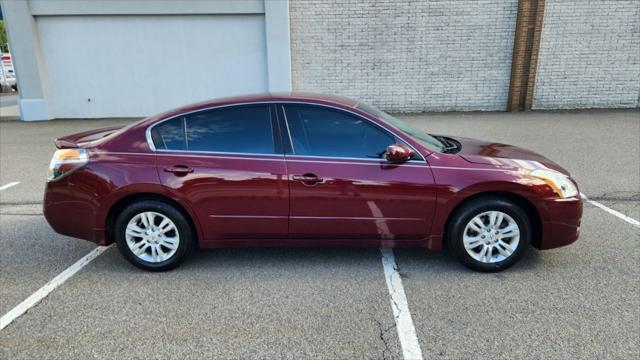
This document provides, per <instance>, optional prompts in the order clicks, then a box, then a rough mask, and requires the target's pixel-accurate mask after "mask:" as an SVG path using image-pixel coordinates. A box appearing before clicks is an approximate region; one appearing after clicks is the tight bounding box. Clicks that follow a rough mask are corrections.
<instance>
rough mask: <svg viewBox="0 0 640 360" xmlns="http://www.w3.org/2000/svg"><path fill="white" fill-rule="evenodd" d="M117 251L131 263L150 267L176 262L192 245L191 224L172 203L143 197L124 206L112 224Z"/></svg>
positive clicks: (162, 267)
mask: <svg viewBox="0 0 640 360" xmlns="http://www.w3.org/2000/svg"><path fill="white" fill-rule="evenodd" d="M115 227H116V229H115V231H116V234H115V240H116V243H117V245H118V250H120V253H121V254H122V255H123V256H124V257H125V258H126V259H127V260H128V261H129V262H130V263H132V264H133V265H135V266H137V267H139V268H142V269H145V270H150V271H165V270H169V269H172V268H174V267H176V266H178V265H179V264H180V263H181V262H182V260H183V259H184V257H185V256H186V255H187V254H188V252H189V251H190V249H191V246H192V243H193V238H192V232H191V227H190V226H189V222H188V221H187V219H186V218H185V216H184V215H183V214H182V213H181V212H180V211H179V210H177V209H176V208H174V207H173V206H171V205H169V204H166V203H164V202H161V201H157V200H143V201H140V202H136V203H133V204H131V205H129V206H128V207H126V208H125V209H124V210H123V211H122V212H121V213H120V215H119V216H118V218H117V220H116V224H115Z"/></svg>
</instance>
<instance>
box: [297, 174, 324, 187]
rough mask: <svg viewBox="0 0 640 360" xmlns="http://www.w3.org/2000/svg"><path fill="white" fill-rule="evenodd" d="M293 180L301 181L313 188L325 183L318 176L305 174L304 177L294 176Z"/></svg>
mask: <svg viewBox="0 0 640 360" xmlns="http://www.w3.org/2000/svg"><path fill="white" fill-rule="evenodd" d="M292 178H293V180H295V181H300V182H301V183H303V184H305V185H309V186H313V185H316V184H319V183H321V182H322V181H323V179H322V178H320V177H318V176H317V175H316V174H310V173H307V174H304V175H293V176H292Z"/></svg>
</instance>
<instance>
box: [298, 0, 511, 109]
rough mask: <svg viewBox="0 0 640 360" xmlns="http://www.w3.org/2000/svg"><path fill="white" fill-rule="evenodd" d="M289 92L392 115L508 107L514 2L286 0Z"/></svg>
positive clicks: (461, 0) (473, 0) (463, 0)
mask: <svg viewBox="0 0 640 360" xmlns="http://www.w3.org/2000/svg"><path fill="white" fill-rule="evenodd" d="M289 6H290V26H291V68H292V86H293V89H294V90H304V91H314V92H323V93H330V94H339V95H346V96H351V97H355V98H359V99H361V100H363V101H366V102H369V103H371V104H373V105H376V106H379V107H381V108H383V109H385V110H390V111H398V112H419V111H449V110H462V111H469V110H498V111H502V110H505V109H506V105H507V98H508V92H509V79H510V72H511V56H512V52H513V41H514V32H515V22H516V13H517V6H518V2H517V0H512V1H484V0H481V1H476V0H458V1H451V0H444V1H438V0H430V1H395V0H290V3H289Z"/></svg>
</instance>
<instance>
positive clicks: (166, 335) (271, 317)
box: [0, 109, 640, 359]
mask: <svg viewBox="0 0 640 360" xmlns="http://www.w3.org/2000/svg"><path fill="white" fill-rule="evenodd" d="M403 117H404V118H405V119H407V120H409V121H411V122H413V123H415V124H416V125H418V126H419V127H421V128H424V129H427V130H429V131H430V132H433V133H439V134H452V135H460V136H467V137H475V138H480V139H486V140H494V141H497V142H505V143H511V144H516V145H520V146H523V147H526V148H530V149H532V150H535V151H537V152H540V153H542V154H544V155H546V156H548V157H550V158H551V159H554V160H556V161H557V162H558V163H560V164H562V165H563V166H565V167H566V168H567V169H568V170H569V171H571V172H572V174H573V175H574V177H575V178H576V179H577V181H578V183H579V184H580V186H581V191H582V192H583V193H585V194H586V195H587V196H588V197H589V198H590V199H592V200H595V201H597V202H598V203H599V204H602V205H603V206H605V207H607V208H610V209H613V210H616V211H618V212H620V213H622V214H624V215H626V216H628V217H630V218H632V219H635V220H636V221H637V220H639V219H640V160H639V158H640V111H638V110H637V109H636V110H624V111H623V110H618V111H578V112H531V113H518V114H510V113H463V114H460V113H456V114H422V115H407V116H403ZM131 121H132V120H130V119H120V120H56V121H52V122H47V123H24V122H18V121H0V186H5V185H7V184H10V183H14V182H19V183H18V184H16V185H13V186H11V187H7V188H5V189H3V190H0V238H1V240H0V267H1V272H0V273H1V278H0V316H2V315H4V314H6V313H7V312H9V311H10V310H11V309H13V308H14V307H15V306H16V305H18V304H19V303H20V302H22V301H23V300H24V299H25V298H27V297H29V296H30V295H31V294H33V293H34V292H36V291H37V290H38V289H40V288H41V287H42V286H43V285H45V284H46V283H47V282H48V281H50V280H51V279H52V278H54V277H55V276H56V275H57V274H59V273H60V272H62V271H64V270H65V269H66V268H68V267H69V266H70V265H71V264H73V263H74V262H75V261H77V260H78V259H80V258H82V257H83V256H84V255H86V254H87V253H89V252H90V251H92V249H94V248H95V246H94V245H93V244H91V243H88V242H85V241H81V240H75V239H72V238H68V237H65V236H62V235H58V234H56V233H55V232H53V230H51V229H50V228H49V227H48V225H47V223H46V221H45V219H44V218H43V216H42V211H41V202H42V195H43V188H44V181H45V176H46V168H47V164H48V162H49V160H50V157H51V154H52V152H53V151H54V147H53V142H52V140H53V139H54V138H55V137H58V136H61V135H65V134H68V133H72V132H78V131H82V130H85V129H91V128H96V127H102V126H109V125H114V124H126V123H129V122H131ZM581 231H582V233H581V237H580V240H579V241H578V242H576V243H574V244H573V245H571V246H569V247H565V248H560V249H555V250H549V251H544V252H536V251H533V250H532V251H529V252H528V254H527V255H526V257H525V258H524V259H523V261H521V262H520V263H519V264H517V265H516V266H514V267H513V268H511V269H509V270H507V271H505V272H502V273H498V274H479V273H474V272H472V271H469V270H467V269H466V268H464V267H462V266H461V265H459V264H458V263H457V262H456V261H454V260H453V259H451V258H449V257H448V256H447V255H446V254H445V253H424V252H422V251H420V250H416V249H402V250H396V251H395V258H396V261H397V265H398V272H399V273H400V275H401V278H402V283H403V285H404V291H405V293H406V298H407V304H408V308H409V310H410V313H411V317H412V320H413V325H414V327H415V333H416V335H417V340H418V343H419V346H420V349H421V351H422V354H423V356H424V358H425V359H429V358H443V359H461V358H553V359H556V358H571V359H573V358H595V359H637V358H638V357H640V343H639V341H638V338H640V281H639V279H640V276H639V275H640V228H639V227H638V226H637V225H633V224H632V223H629V222H627V221H624V220H623V219H621V218H620V217H616V216H614V215H613V214H611V213H609V212H606V211H604V210H603V209H601V208H599V207H596V206H594V205H593V204H591V203H587V204H585V212H584V219H583V226H582V230H581ZM389 296H390V294H389V290H388V288H387V285H386V283H385V274H384V271H383V266H382V262H381V255H380V251H379V250H378V249H224V250H211V251H201V252H199V253H197V254H195V255H193V256H192V257H191V258H190V259H188V260H187V261H186V262H185V264H184V265H183V266H182V267H180V268H178V269H176V270H174V271H171V272H167V273H148V272H143V271H141V270H138V269H137V268H134V267H133V266H131V265H129V263H127V262H126V261H125V260H123V259H122V258H121V257H120V255H119V254H118V252H117V250H116V249H115V248H114V247H111V248H109V249H107V250H106V251H105V252H104V253H102V254H101V255H99V256H98V257H97V258H96V259H95V260H93V261H92V262H91V263H89V264H88V265H87V266H86V267H84V268H82V269H81V270H80V271H79V272H78V273H77V274H75V275H74V276H73V277H71V278H70V279H69V280H67V281H66V282H65V283H64V284H62V285H61V286H60V287H58V288H57V289H55V290H54V291H53V292H51V294H49V295H48V296H47V297H46V298H45V299H44V300H43V301H41V302H40V303H39V304H37V305H36V306H34V307H31V308H30V309H29V310H28V311H27V312H26V313H25V314H24V315H22V316H20V317H18V318H17V319H15V320H14V321H13V322H12V323H11V324H9V325H8V326H7V327H6V328H4V329H2V330H0V348H1V350H0V357H1V358H3V359H9V358H11V359H13V358H28V359H32V358H43V359H44V358H82V359H85V358H214V357H216V358H229V359H231V358H242V359H245V358H292V359H293V358H295V359H303V358H304V359H306V358H322V359H360V358H367V359H381V358H397V359H401V358H403V349H402V345H401V343H400V340H399V336H398V332H397V330H396V322H395V320H394V314H393V311H392V307H391V304H390V300H389Z"/></svg>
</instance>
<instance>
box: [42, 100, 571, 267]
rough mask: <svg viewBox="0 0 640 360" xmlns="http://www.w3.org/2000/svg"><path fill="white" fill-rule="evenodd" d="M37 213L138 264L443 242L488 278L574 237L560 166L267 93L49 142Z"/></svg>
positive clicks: (367, 113)
mask: <svg viewBox="0 0 640 360" xmlns="http://www.w3.org/2000/svg"><path fill="white" fill-rule="evenodd" d="M55 145H56V147H57V151H56V152H55V153H54V155H53V159H52V160H51V164H50V168H49V176H48V181H47V184H46V191H45V199H44V214H45V217H46V219H47V221H48V222H49V224H50V225H51V226H52V227H53V229H54V230H56V231H57V232H59V233H61V234H65V235H69V236H73V237H76V238H80V239H85V240H89V241H92V242H94V243H97V244H99V245H108V244H110V243H113V242H115V243H116V244H117V247H118V249H119V250H120V252H121V253H122V255H123V256H124V257H125V258H126V259H127V260H128V261H129V262H131V263H132V264H134V265H135V266H138V267H140V268H143V269H146V270H153V271H161V270H168V269H171V268H174V267H176V266H177V265H179V264H180V263H181V262H182V261H183V260H184V259H185V258H186V257H187V255H188V254H189V253H190V252H191V251H193V250H194V249H196V248H216V247H241V246H341V247H362V246H375V247H381V246H383V247H413V248H417V249H420V248H421V249H426V250H432V251H438V250H441V249H443V248H446V249H447V250H448V251H449V252H450V253H451V254H452V255H453V256H454V257H455V258H457V259H458V260H459V261H460V262H461V263H462V264H464V265H466V266H467V267H469V268H471V269H474V270H477V271H483V272H491V271H500V270H503V269H505V268H507V267H509V266H511V265H513V264H514V263H515V262H516V261H518V259H520V258H521V257H522V255H523V254H524V253H525V251H527V249H528V248H529V247H531V246H533V247H535V248H537V249H540V250H543V249H551V248H556V247H560V246H564V245H567V244H570V243H572V242H574V241H576V240H577V239H578V234H579V230H580V219H581V216H582V201H581V199H580V196H579V191H578V187H577V185H576V183H575V181H574V180H573V179H572V178H571V176H570V175H569V173H568V172H567V170H565V169H564V168H563V167H561V166H559V165H558V164H556V163H555V162H553V161H551V160H549V159H547V158H545V157H544V156H541V155H539V154H537V153H534V152H532V151H528V150H525V149H522V148H519V147H516V146H511V145H505V144H500V143H494V142H486V141H480V140H475V139H468V138H462V137H457V136H445V135H433V134H429V133H427V132H425V131H422V130H419V129H417V128H415V127H413V126H411V125H410V124H408V123H406V122H403V121H401V120H399V119H397V118H395V117H393V116H391V115H389V114H387V113H385V112H383V111H380V110H378V109H377V108H375V107H372V106H369V105H366V104H363V103H361V102H358V101H355V100H351V99H347V98H340V97H333V96H323V95H314V94H305V93H292V94H262V95H252V96H243V97H236V98H226V99H218V100H214V101H208V102H203V103H198V104H194V105H189V106H185V107H181V108H179V109H175V110H171V111H168V112H165V113H163V114H159V115H156V116H152V117H149V118H146V119H143V120H141V121H140V122H137V123H134V124H132V125H129V126H126V127H122V128H106V129H98V130H94V131H87V132H82V133H78V134H73V135H69V136H65V137H62V138H59V139H57V140H55Z"/></svg>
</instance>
